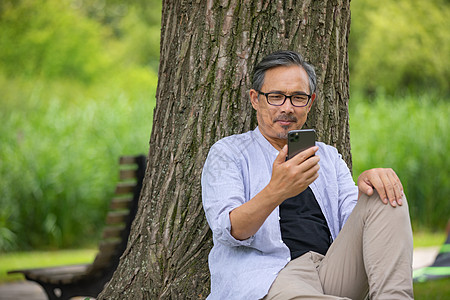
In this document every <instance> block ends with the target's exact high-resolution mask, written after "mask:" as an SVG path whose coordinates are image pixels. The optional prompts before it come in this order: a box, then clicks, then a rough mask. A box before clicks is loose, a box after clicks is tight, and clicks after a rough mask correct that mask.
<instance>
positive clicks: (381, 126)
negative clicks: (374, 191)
mask: <svg viewBox="0 0 450 300" xmlns="http://www.w3.org/2000/svg"><path fill="white" fill-rule="evenodd" d="M449 115H450V103H449V102H448V101H446V100H437V99H435V98H433V97H431V96H420V97H417V96H406V97H404V98H402V99H394V98H393V97H387V96H378V97H377V98H376V99H375V100H374V101H373V102H371V103H369V102H367V101H364V100H362V99H361V98H357V97H355V98H352V99H350V129H351V133H352V136H351V145H352V154H353V169H354V175H355V179H356V178H357V176H358V175H359V174H360V173H361V172H362V171H363V170H367V169H370V168H374V167H391V168H393V169H394V170H395V171H396V172H397V174H398V175H399V177H400V179H401V180H402V183H403V187H404V189H405V193H406V196H407V198H408V201H409V205H410V213H411V219H412V223H413V225H414V227H415V228H416V229H423V228H434V229H436V228H438V229H439V228H445V224H446V222H447V220H448V218H449V212H450V202H449V201H448V195H449V194H450V174H449V172H448V170H450V160H449V159H448V149H450V136H449V132H450V123H449V122H448V116H449Z"/></svg>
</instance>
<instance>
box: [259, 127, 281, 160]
mask: <svg viewBox="0 0 450 300" xmlns="http://www.w3.org/2000/svg"><path fill="white" fill-rule="evenodd" d="M253 132H254V133H255V137H256V141H257V142H258V143H259V144H260V145H261V146H262V147H263V149H265V150H266V151H267V153H270V154H272V155H275V156H277V155H278V153H279V151H278V150H277V149H275V147H274V146H272V144H271V143H270V142H269V141H268V140H267V139H266V138H265V137H264V136H263V134H262V133H261V131H260V130H259V126H257V127H256V128H255V130H254V131H253Z"/></svg>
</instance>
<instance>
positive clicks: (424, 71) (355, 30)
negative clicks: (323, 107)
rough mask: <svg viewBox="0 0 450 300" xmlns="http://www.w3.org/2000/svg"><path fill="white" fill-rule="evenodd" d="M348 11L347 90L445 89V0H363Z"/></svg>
mask: <svg viewBox="0 0 450 300" xmlns="http://www.w3.org/2000/svg"><path fill="white" fill-rule="evenodd" d="M351 9H352V27H351V28H352V29H351V33H350V42H349V43H350V45H349V57H350V71H351V75H350V82H351V86H352V89H354V90H356V91H360V92H364V93H367V94H374V93H375V92H378V91H381V92H384V93H386V94H388V95H394V94H397V93H398V92H399V91H400V92H405V91H413V92H420V93H427V92H429V91H430V90H434V91H435V92H439V93H441V94H444V95H445V94H447V95H448V94H449V93H450V85H449V83H448V78H450V60H449V59H448V58H449V53H450V30H449V28H450V5H448V1H444V0H433V1H421V0H400V1H387V0H381V1H380V0H364V1H354V2H352V4H351Z"/></svg>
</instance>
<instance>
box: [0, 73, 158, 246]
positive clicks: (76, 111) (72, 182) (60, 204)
mask: <svg viewBox="0 0 450 300" xmlns="http://www.w3.org/2000/svg"><path fill="white" fill-rule="evenodd" d="M133 74H134V75H133ZM133 74H130V76H124V77H126V78H127V79H126V80H129V81H130V82H125V81H110V82H105V83H104V85H98V86H95V87H90V88H89V87H84V88H83V89H82V88H80V86H78V84H77V83H76V82H70V81H67V82H64V81H59V82H48V81H41V80H38V79H37V80H34V81H22V80H20V79H16V80H12V79H8V80H7V79H5V78H0V90H2V91H4V95H3V97H2V99H1V100H0V103H1V106H2V109H1V111H0V121H1V124H2V126H1V127H0V144H1V147H0V194H1V195H2V196H1V197H0V207H1V209H0V251H1V250H3V251H5V250H17V249H30V248H64V247H79V246H80V245H86V244H89V243H92V241H93V240H94V239H95V237H96V236H97V235H98V233H99V231H100V229H101V226H102V224H103V222H104V215H105V212H106V206H107V205H108V202H109V200H110V198H111V196H112V193H113V192H114V186H115V183H116V182H117V179H118V178H117V174H118V157H119V156H120V155H133V154H139V153H144V154H146V153H147V151H148V141H149V137H150V131H151V124H152V120H153V117H152V114H153V112H152V110H153V107H154V101H155V100H154V95H155V87H156V77H155V76H153V77H152V76H151V75H149V74H144V73H143V74H137V75H136V74H135V73H133Z"/></svg>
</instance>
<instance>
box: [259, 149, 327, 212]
mask: <svg viewBox="0 0 450 300" xmlns="http://www.w3.org/2000/svg"><path fill="white" fill-rule="evenodd" d="M318 150H319V147H317V146H314V147H311V148H308V149H306V150H304V151H302V152H300V153H298V154H297V155H295V156H294V157H292V158H291V159H290V160H288V161H285V159H286V155H287V145H286V146H284V147H283V149H281V151H280V153H278V156H277V158H276V159H275V161H274V163H273V169H272V178H271V180H270V182H269V184H268V185H267V187H266V188H267V189H269V191H270V192H271V193H272V194H274V195H276V197H275V198H277V199H283V200H281V202H282V201H284V200H285V199H288V198H290V197H294V196H296V195H298V194H300V193H301V192H303V191H304V190H306V188H307V187H308V186H309V185H310V184H311V183H312V182H313V181H314V180H316V179H317V177H319V174H318V171H319V168H320V167H319V160H320V158H319V157H318V156H317V155H315V153H316V152H317V151H318ZM281 202H280V204H281Z"/></svg>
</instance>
